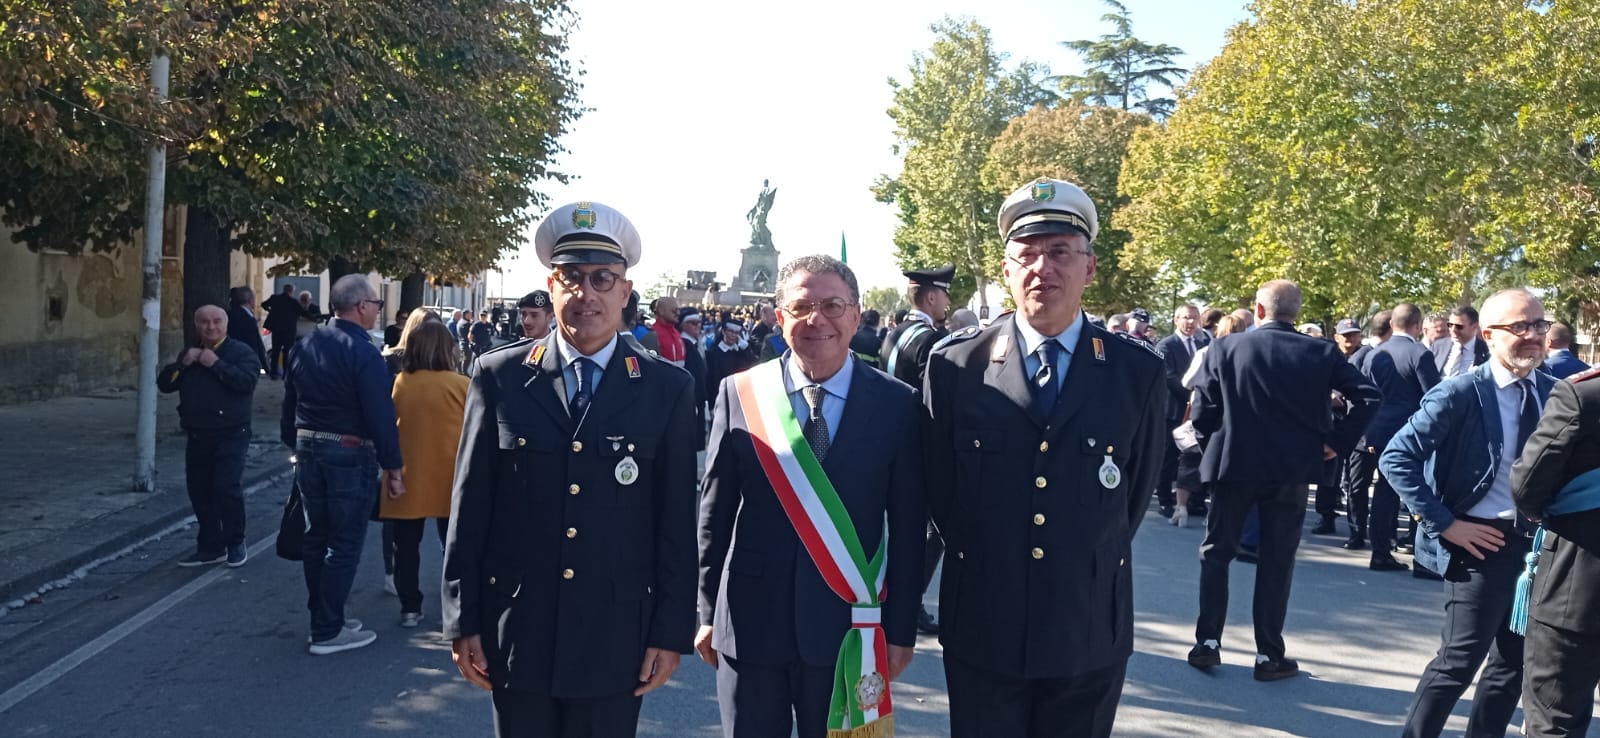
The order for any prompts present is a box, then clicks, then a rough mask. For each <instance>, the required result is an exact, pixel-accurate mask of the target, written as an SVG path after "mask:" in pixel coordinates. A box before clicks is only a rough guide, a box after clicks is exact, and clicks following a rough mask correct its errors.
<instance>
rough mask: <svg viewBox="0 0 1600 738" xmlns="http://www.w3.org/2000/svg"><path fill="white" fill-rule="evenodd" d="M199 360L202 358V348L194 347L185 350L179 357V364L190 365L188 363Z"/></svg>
mask: <svg viewBox="0 0 1600 738" xmlns="http://www.w3.org/2000/svg"><path fill="white" fill-rule="evenodd" d="M199 360H200V349H197V348H192V349H189V350H188V351H185V352H183V355H182V356H180V357H178V364H179V365H181V366H188V365H190V364H193V363H195V362H196V361H199Z"/></svg>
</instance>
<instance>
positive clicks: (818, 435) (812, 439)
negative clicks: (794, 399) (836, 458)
mask: <svg viewBox="0 0 1600 738" xmlns="http://www.w3.org/2000/svg"><path fill="white" fill-rule="evenodd" d="M800 392H801V393H802V394H804V395H805V397H806V407H808V408H810V409H811V414H810V415H809V416H807V418H806V427H805V436H806V443H807V444H809V445H810V446H811V452H812V453H814V454H816V455H817V461H822V460H823V459H826V458H828V419H827V418H824V417H822V398H823V397H826V396H827V394H828V391H827V390H825V389H823V388H822V386H821V385H817V384H813V385H811V386H810V387H806V388H804V389H802V390H800Z"/></svg>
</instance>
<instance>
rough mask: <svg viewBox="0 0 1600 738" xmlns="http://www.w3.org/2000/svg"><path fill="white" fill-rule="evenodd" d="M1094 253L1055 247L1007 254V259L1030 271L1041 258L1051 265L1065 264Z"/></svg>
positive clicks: (1087, 250)
mask: <svg viewBox="0 0 1600 738" xmlns="http://www.w3.org/2000/svg"><path fill="white" fill-rule="evenodd" d="M1093 253H1094V252H1093V251H1091V250H1089V249H1074V248H1068V247H1066V246H1054V247H1051V248H1048V249H1023V250H1021V251H1018V252H1017V253H1015V254H1006V259H1007V260H1008V261H1011V262H1013V263H1015V264H1016V265H1017V266H1020V267H1022V268H1024V269H1029V268H1032V265H1033V264H1034V263H1036V262H1038V261H1039V259H1040V258H1041V257H1042V258H1043V259H1044V260H1045V261H1047V262H1049V263H1051V264H1065V263H1067V262H1069V261H1072V257H1074V256H1079V255H1083V256H1088V255H1090V254H1093Z"/></svg>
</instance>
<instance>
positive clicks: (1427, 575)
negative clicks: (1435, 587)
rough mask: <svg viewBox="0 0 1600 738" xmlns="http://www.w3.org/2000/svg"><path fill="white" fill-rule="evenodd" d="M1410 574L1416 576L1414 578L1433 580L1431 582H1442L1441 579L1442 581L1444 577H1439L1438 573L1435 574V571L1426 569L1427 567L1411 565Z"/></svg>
mask: <svg viewBox="0 0 1600 738" xmlns="http://www.w3.org/2000/svg"><path fill="white" fill-rule="evenodd" d="M1411 576H1412V577H1413V578H1416V579H1427V580H1429V581H1433V582H1442V581H1444V577H1441V576H1439V575H1438V574H1435V573H1433V572H1431V571H1428V570H1427V569H1424V568H1422V567H1420V566H1413V567H1411Z"/></svg>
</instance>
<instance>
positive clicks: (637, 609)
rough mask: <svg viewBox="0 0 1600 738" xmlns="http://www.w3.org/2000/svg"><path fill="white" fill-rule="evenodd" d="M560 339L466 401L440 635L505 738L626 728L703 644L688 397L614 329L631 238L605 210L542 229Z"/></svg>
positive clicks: (520, 358)
mask: <svg viewBox="0 0 1600 738" xmlns="http://www.w3.org/2000/svg"><path fill="white" fill-rule="evenodd" d="M534 245H535V248H536V250H537V253H538V255H539V261H540V262H542V263H543V264H545V265H546V266H548V267H550V268H551V269H552V270H553V272H554V273H553V274H552V275H551V276H550V278H549V279H548V280H547V282H548V288H549V290H550V296H551V298H552V302H553V303H554V307H555V316H556V330H555V331H553V332H552V333H551V334H550V335H549V336H548V337H546V338H545V339H544V340H542V341H528V342H524V343H522V344H519V345H517V346H514V347H506V348H502V349H500V350H498V351H490V352H489V353H486V354H484V355H483V356H482V358H481V359H480V360H479V362H478V370H477V373H476V374H475V375H474V376H473V378H472V386H471V389H470V390H469V391H468V394H467V405H466V422H465V424H464V426H463V427H462V432H461V450H460V453H459V455H458V461H457V468H456V480H455V494H454V499H453V501H452V504H451V516H450V533H449V538H448V542H447V544H446V548H445V561H444V596H443V609H444V634H445V636H446V637H447V638H450V639H451V650H452V652H453V658H454V660H455V662H456V666H457V667H458V668H459V669H460V670H461V673H462V675H463V676H464V677H466V679H467V680H468V681H469V682H471V683H473V684H475V685H477V686H479V687H482V688H484V689H488V690H492V691H493V693H494V696H493V699H494V720H495V734H496V735H498V736H502V737H503V738H504V737H506V736H526V737H532V736H555V735H559V736H632V735H634V733H635V730H636V726H637V723H638V716H639V707H640V698H641V696H642V695H644V694H645V693H647V692H649V691H651V690H653V689H656V688H657V687H660V686H661V685H663V684H665V683H666V682H667V680H668V679H669V678H670V677H671V676H672V672H673V671H674V670H675V669H676V668H677V666H678V659H679V654H680V653H687V652H688V651H689V648H690V646H691V643H692V639H693V637H694V617H695V595H694V568H695V541H694V517H695V497H696V495H695V480H694V477H695V452H694V436H695V434H696V432H697V431H696V429H695V428H694V407H693V406H694V388H693V387H692V386H690V385H691V380H690V379H689V375H688V374H687V373H686V372H684V371H683V370H682V369H679V368H677V367H674V366H672V365H670V364H668V363H666V362H664V361H661V360H659V359H657V358H655V357H653V356H651V355H650V354H649V353H648V352H646V351H643V350H641V349H639V348H638V343H637V342H636V341H633V340H631V339H624V338H622V337H621V336H620V335H619V334H618V332H617V324H618V319H619V318H620V317H621V314H622V306H623V304H624V303H625V301H626V300H627V299H628V294H629V292H631V291H632V283H631V282H629V281H628V280H627V279H626V277H625V274H626V271H625V270H626V269H627V268H628V267H629V266H632V265H633V264H636V263H637V262H638V259H639V234H638V231H636V230H634V227H633V225H632V224H631V223H629V222H628V220H627V219H626V218H625V217H623V215H622V214H621V213H619V212H617V211H616V210H614V209H612V208H610V207H607V206H605V205H603V204H601V203H597V202H579V203H573V204H569V205H563V206H561V207H559V208H556V209H555V210H553V211H552V212H551V213H550V215H548V216H547V217H546V218H545V219H544V221H543V222H542V223H541V224H540V225H539V229H538V230H537V231H536V232H535V233H534Z"/></svg>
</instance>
